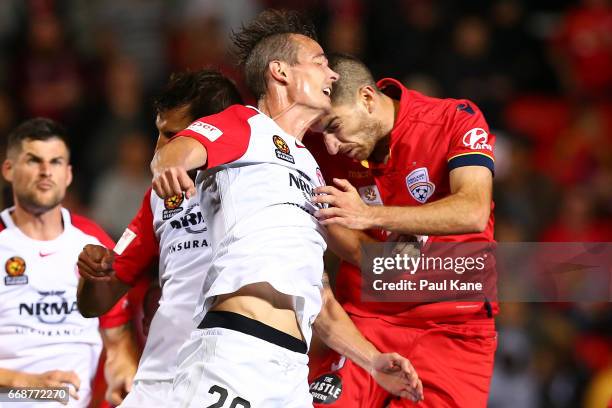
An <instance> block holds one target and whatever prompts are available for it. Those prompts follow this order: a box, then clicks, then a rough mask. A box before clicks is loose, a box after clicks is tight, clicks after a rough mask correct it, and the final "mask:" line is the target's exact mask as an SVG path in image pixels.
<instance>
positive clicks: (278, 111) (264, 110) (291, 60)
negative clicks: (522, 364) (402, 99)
mask: <svg viewBox="0 0 612 408" xmlns="http://www.w3.org/2000/svg"><path fill="white" fill-rule="evenodd" d="M234 43H235V45H236V46H237V48H238V49H239V50H240V56H241V62H242V65H243V67H244V70H245V77H246V82H247V85H248V86H249V87H250V89H251V91H252V92H253V93H254V95H255V96H256V98H257V100H258V108H255V107H249V106H242V105H235V106H232V107H230V108H228V109H226V110H225V111H223V112H221V113H220V114H217V115H212V116H208V117H204V118H201V119H199V120H198V121H196V122H194V123H193V124H191V125H190V126H189V127H188V128H187V129H186V130H184V131H182V132H180V133H179V134H178V135H177V138H176V139H174V140H173V141H171V143H169V144H167V145H166V146H165V147H164V148H162V149H160V150H158V151H157V153H156V154H155V157H154V159H153V161H152V163H151V168H152V170H153V175H154V179H153V187H154V189H155V191H156V192H157V193H158V194H159V195H160V196H162V197H172V196H175V195H179V194H182V193H183V192H184V191H185V192H186V194H187V196H192V195H193V194H195V186H194V183H193V182H192V180H191V179H190V178H189V177H188V175H187V171H188V170H191V169H197V168H201V169H202V171H201V172H200V173H199V175H198V178H197V183H196V184H197V185H198V191H199V193H200V201H201V209H202V211H203V212H204V213H205V219H206V220H207V221H208V226H209V228H210V234H211V245H212V250H213V251H212V253H213V256H212V261H211V265H210V268H209V269H208V271H201V272H202V273H205V272H206V278H205V280H204V286H203V288H202V294H201V298H200V302H199V304H198V308H197V309H196V311H197V313H198V314H197V316H198V319H199V320H200V323H199V325H198V329H199V330H197V331H195V332H194V333H193V334H192V339H191V341H190V343H189V344H188V345H187V346H186V347H184V348H183V350H182V351H181V356H180V361H181V362H180V365H179V370H178V374H177V377H176V378H175V383H174V389H173V403H174V404H175V405H177V406H194V407H196V406H197V407H200V406H207V405H208V404H211V403H212V404H215V405H218V406H223V405H224V404H225V403H226V401H227V403H228V404H230V406H243V407H251V406H252V407H260V406H261V407H265V406H283V407H305V406H311V405H312V398H311V396H310V394H309V391H308V383H307V374H308V368H307V365H306V363H307V356H306V351H307V350H308V345H309V343H310V338H311V335H312V327H313V324H314V326H315V329H316V327H317V326H318V325H321V326H323V327H325V328H326V330H322V331H321V333H322V334H323V336H322V337H323V340H324V341H325V342H326V343H327V344H328V345H330V346H331V347H333V348H335V349H337V350H342V351H343V352H345V353H346V354H347V355H348V356H349V358H354V359H355V361H358V362H359V363H360V364H363V366H364V367H365V368H366V369H368V370H369V371H370V372H371V373H372V374H373V375H374V376H376V378H377V380H378V381H381V382H382V383H384V384H386V385H387V386H388V387H390V388H392V389H393V391H394V392H395V393H397V394H400V395H403V396H406V397H408V396H411V397H412V398H413V399H415V400H417V399H420V398H421V394H420V388H419V386H420V384H419V383H418V378H417V376H416V373H415V372H414V370H413V369H412V367H411V366H410V363H409V361H408V360H406V359H404V358H403V357H401V356H398V355H396V354H394V353H389V354H381V353H379V352H378V351H377V350H376V349H374V348H373V347H372V346H371V344H369V343H367V342H363V341H360V340H355V339H354V336H355V335H356V334H358V332H357V331H355V330H352V331H348V332H347V331H345V330H342V327H345V326H344V325H327V324H326V322H327V321H329V320H330V319H332V318H333V317H332V316H330V315H329V310H327V309H326V308H324V309H323V311H322V313H321V315H319V317H318V318H317V315H318V314H319V312H320V311H321V306H322V297H321V291H322V289H323V288H322V283H321V281H322V273H323V262H322V260H323V251H324V250H325V247H326V244H325V236H327V235H328V234H327V233H328V232H327V231H325V230H324V229H323V228H321V226H320V225H319V223H318V222H317V221H316V219H315V218H314V217H313V214H314V211H315V210H316V208H317V207H316V206H313V204H312V203H311V193H312V191H313V189H314V188H316V187H317V186H321V185H322V183H323V176H322V174H321V172H320V170H319V169H318V165H317V163H316V161H315V160H314V158H313V157H312V155H311V154H310V153H309V152H308V150H307V149H306V148H305V147H304V145H303V144H302V143H301V139H302V136H303V134H304V132H305V131H306V130H307V129H308V127H309V126H310V125H311V124H312V123H313V122H315V121H316V120H317V119H318V118H319V117H320V116H321V115H323V114H324V113H325V111H326V110H328V109H329V108H330V104H331V101H330V97H329V95H330V91H331V87H332V84H333V83H334V82H335V81H336V79H337V75H336V73H335V72H333V71H332V70H330V69H329V67H328V66H327V59H326V57H325V54H324V53H323V50H322V49H321V47H320V45H319V44H318V43H317V42H316V41H315V40H314V30H313V28H312V26H311V25H310V24H308V23H306V22H305V21H304V20H303V19H301V18H300V16H299V15H297V14H295V13H287V12H278V11H273V10H269V11H266V12H263V13H262V14H260V15H259V16H258V17H257V18H256V19H255V20H254V21H252V22H251V23H249V24H248V25H247V26H245V27H243V29H242V30H241V31H240V32H238V33H237V34H236V35H235V37H234ZM353 245H354V246H356V245H358V243H353ZM315 319H316V322H315ZM347 320H348V319H347Z"/></svg>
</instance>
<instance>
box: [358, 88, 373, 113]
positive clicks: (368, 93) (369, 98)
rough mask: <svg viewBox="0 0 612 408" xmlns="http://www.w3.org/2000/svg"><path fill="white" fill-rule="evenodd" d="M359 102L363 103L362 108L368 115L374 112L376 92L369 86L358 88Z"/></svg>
mask: <svg viewBox="0 0 612 408" xmlns="http://www.w3.org/2000/svg"><path fill="white" fill-rule="evenodd" d="M358 92H359V95H358V97H359V99H358V100H359V101H361V103H363V106H364V107H365V109H366V110H367V111H368V113H372V112H373V111H374V108H375V105H376V100H377V98H376V97H377V94H376V90H375V89H374V88H373V87H372V86H370V85H364V86H362V87H361V88H359V91H358Z"/></svg>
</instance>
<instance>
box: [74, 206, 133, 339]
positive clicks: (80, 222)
mask: <svg viewBox="0 0 612 408" xmlns="http://www.w3.org/2000/svg"><path fill="white" fill-rule="evenodd" d="M71 220H72V225H74V226H75V227H76V228H78V229H79V230H81V231H82V232H84V233H85V234H87V235H90V236H92V237H94V238H96V239H97V240H98V241H100V243H101V244H102V245H104V246H105V247H106V248H108V249H112V248H113V247H114V246H115V243H114V242H113V240H112V238H111V237H109V236H108V234H107V233H106V232H105V231H104V230H103V229H102V228H100V227H99V226H98V224H96V223H95V222H93V221H91V220H90V219H88V218H85V217H82V216H80V215H76V214H71ZM131 319H132V313H131V309H130V308H129V307H128V300H127V296H126V295H124V296H122V297H121V298H120V299H119V301H117V303H115V306H113V307H112V309H111V310H109V311H108V312H106V313H105V314H103V315H102V316H100V327H101V328H103V329H109V328H112V327H117V326H122V325H124V324H126V323H127V322H129V321H130V320H131Z"/></svg>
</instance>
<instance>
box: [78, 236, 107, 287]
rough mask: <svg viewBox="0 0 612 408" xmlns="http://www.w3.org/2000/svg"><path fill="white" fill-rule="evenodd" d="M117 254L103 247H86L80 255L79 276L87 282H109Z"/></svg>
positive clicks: (90, 245)
mask: <svg viewBox="0 0 612 408" xmlns="http://www.w3.org/2000/svg"><path fill="white" fill-rule="evenodd" d="M114 261H115V254H114V253H113V251H111V250H110V249H108V248H105V247H103V246H101V245H92V244H89V245H86V246H85V248H83V251H81V253H80V254H79V261H78V265H79V274H80V275H81V276H82V277H83V278H84V279H87V280H97V281H109V280H110V279H111V275H112V272H113V262H114Z"/></svg>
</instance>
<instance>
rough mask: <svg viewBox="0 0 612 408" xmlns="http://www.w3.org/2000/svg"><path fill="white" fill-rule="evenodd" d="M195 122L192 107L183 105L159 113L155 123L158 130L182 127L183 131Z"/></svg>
mask: <svg viewBox="0 0 612 408" xmlns="http://www.w3.org/2000/svg"><path fill="white" fill-rule="evenodd" d="M193 121H194V118H192V117H191V112H190V106H189V105H183V106H180V107H178V108H172V109H168V110H165V111H163V112H158V113H157V119H156V121H155V123H156V125H157V127H158V128H162V127H164V128H166V127H169V128H174V127H181V126H182V127H181V129H182V128H185V127H186V126H187V125H188V124H190V123H191V122H193Z"/></svg>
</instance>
